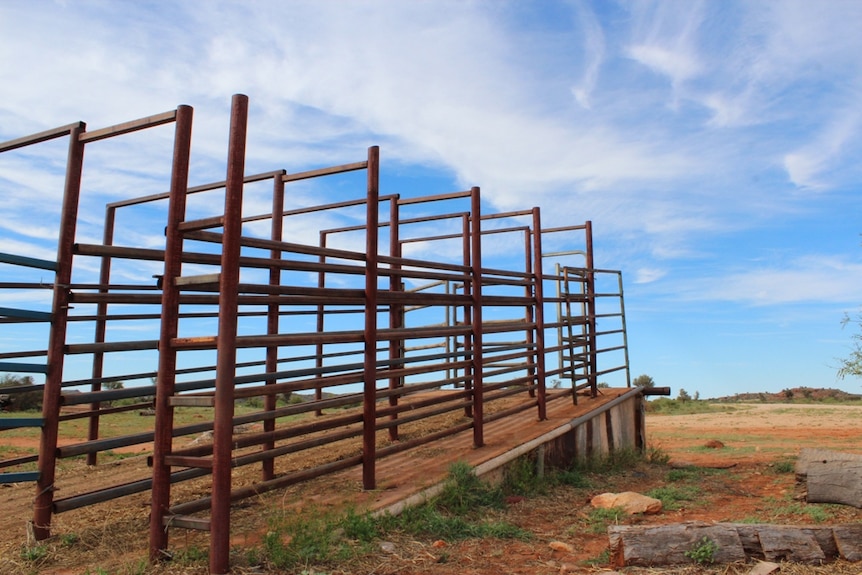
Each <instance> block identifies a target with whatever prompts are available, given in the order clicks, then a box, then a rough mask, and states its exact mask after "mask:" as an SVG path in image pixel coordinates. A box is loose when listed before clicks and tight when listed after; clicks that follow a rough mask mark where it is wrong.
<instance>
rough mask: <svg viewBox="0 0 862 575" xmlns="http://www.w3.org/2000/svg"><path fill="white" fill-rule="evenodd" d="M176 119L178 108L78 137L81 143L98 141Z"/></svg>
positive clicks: (84, 133) (168, 122)
mask: <svg viewBox="0 0 862 575" xmlns="http://www.w3.org/2000/svg"><path fill="white" fill-rule="evenodd" d="M176 119H177V110H171V111H169V112H164V113H162V114H156V115H153V116H147V117H146V118H140V119H138V120H132V121H130V122H124V123H122V124H116V125H114V126H108V127H107V128H100V129H98V130H93V131H91V132H83V133H81V135H80V136H78V139H79V140H80V141H81V143H88V142H96V141H98V140H104V139H106V138H112V137H114V136H119V135H121V134H129V133H131V132H137V131H139V130H146V129H147V128H153V127H155V126H161V125H162V124H170V123H171V122H173V121H175V120H176Z"/></svg>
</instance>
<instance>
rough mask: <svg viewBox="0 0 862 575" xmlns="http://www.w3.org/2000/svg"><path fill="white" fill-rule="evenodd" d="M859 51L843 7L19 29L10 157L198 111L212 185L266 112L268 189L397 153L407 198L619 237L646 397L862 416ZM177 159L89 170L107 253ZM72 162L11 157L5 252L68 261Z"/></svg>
mask: <svg viewBox="0 0 862 575" xmlns="http://www.w3.org/2000/svg"><path fill="white" fill-rule="evenodd" d="M860 29H862V3H859V2H856V1H837V0H830V1H826V2H817V3H814V2H809V1H798V2H797V1H789V0H770V1H766V0H763V1H744V2H742V1H740V2H733V1H724V2H696V1H689V0H685V1H682V0H680V1H661V2H648V1H638V2H619V3H617V2H610V1H608V2H598V1H597V2H575V1H571V2H569V1H550V0H548V1H536V2H520V1H514V0H512V1H493V2H492V1H485V2H464V1H458V2H454V1H436V2H393V1H378V2H373V1H361V0H360V1H355V2H346V1H344V2H335V1H308V2H299V1H293V0H282V1H274V0H273V1H253V2H224V1H218V0H206V1H203V0H199V1H195V0H186V1H183V2H167V1H165V2H161V1H148V2H119V1H114V2H111V1H75V2H69V1H55V2H50V1H40V0H35V1H31V2H0V140H2V141H5V140H9V139H13V138H16V137H19V136H22V135H26V134H31V133H35V132H39V131H42V130H45V129H48V128H52V127H56V126H60V125H64V124H68V123H70V122H73V121H78V120H84V121H86V122H87V123H88V127H89V128H90V129H97V128H99V127H104V126H108V125H112V124H116V123H119V122H123V121H127V120H131V119H135V118H139V117H143V116H146V115H150V114H155V113H159V112H163V111H167V110H170V109H173V108H175V107H176V106H177V105H178V104H190V105H192V106H194V108H195V134H194V150H193V163H192V183H193V184H194V183H203V182H208V181H213V180H218V179H222V178H223V173H224V167H223V166H224V156H225V151H224V150H225V145H226V133H227V118H228V110H229V104H230V97H231V95H232V94H234V93H244V94H247V95H248V96H249V98H250V101H251V123H250V128H249V160H248V163H247V171H248V172H249V173H255V172H262V171H267V170H271V169H274V168H276V167H278V168H280V167H285V168H287V169H289V170H291V171H299V170H302V169H306V168H311V167H315V166H320V165H332V164H340V163H345V162H350V161H356V160H358V159H362V157H363V154H364V150H365V148H366V147H367V146H369V145H374V144H377V145H380V146H381V156H382V190H381V191H382V192H383V193H388V192H395V191H399V192H401V191H403V189H399V188H407V187H409V189H410V190H412V191H413V193H417V194H419V193H422V194H425V193H436V192H445V191H453V190H457V189H465V188H468V187H470V186H473V185H478V186H481V188H482V195H483V200H484V202H485V203H486V204H487V208H486V211H503V210H511V209H522V208H528V207H531V206H533V205H538V206H540V207H542V209H543V222H544V223H545V225H548V226H552V225H565V224H572V223H580V222H583V221H584V220H587V219H590V220H592V221H593V224H594V229H595V249H596V262H597V265H598V266H600V267H603V268H613V269H620V270H622V272H623V274H624V278H625V282H626V286H625V290H626V308H627V312H628V314H627V315H628V328H629V344H630V348H631V351H630V354H631V364H632V370H633V375H638V374H642V373H645V374H649V375H650V376H652V377H653V378H654V379H655V381H656V383H657V384H658V385H666V386H670V387H672V388H673V390H674V391H673V393H674V395H675V394H676V393H677V392H678V390H679V389H680V388H685V389H686V390H687V391H689V392H690V393H694V392H695V391H697V392H699V393H700V394H701V396H703V397H714V396H722V395H731V394H734V393H741V392H746V391H780V390H782V389H784V388H787V387H795V386H812V387H840V388H843V389H846V390H848V391H852V392H860V391H862V390H860V383H862V382H860V381H859V380H858V379H856V380H852V379H850V380H846V381H840V380H837V379H836V376H835V373H836V364H837V359H836V358H838V357H843V356H845V355H847V353H848V351H849V346H850V342H851V335H852V333H853V330H852V329H842V326H841V319H842V317H843V316H844V314H845V313H851V314H853V313H855V312H856V311H857V310H858V309H859V306H860V303H862V293H860V291H862V290H860V286H862V246H860V241H862V236H860V233H862V221H860V214H862V190H860V181H862V163H860V162H859V158H860V157H862V154H860V152H862V97H860V96H862V59H860V58H859V54H862V35H860V34H859V30H860ZM169 137H170V133H169V131H163V132H159V133H158V134H156V135H153V136H146V137H145V136H141V137H140V139H134V138H132V139H131V140H130V141H129V143H128V145H127V146H117V147H116V148H111V149H110V150H108V149H107V148H104V149H97V150H96V151H94V152H93V153H92V155H91V152H90V148H88V152H87V154H88V162H92V165H93V171H92V172H87V173H85V186H88V187H89V189H91V190H93V192H92V193H91V194H90V196H91V199H87V200H86V202H85V204H84V206H83V210H84V213H85V214H91V217H90V215H88V216H86V217H85V222H84V223H83V225H82V228H81V230H80V235H81V238H82V241H85V240H86V238H88V237H90V238H98V237H100V234H101V232H100V231H99V228H98V224H99V223H100V221H101V217H102V210H103V205H104V203H105V202H106V201H110V200H111V199H115V198H117V197H129V193H128V186H130V185H133V186H134V187H135V189H136V190H140V191H141V193H155V192H158V191H163V180H156V179H155V178H153V177H152V176H151V173H152V171H153V170H156V171H157V169H159V168H163V167H164V166H165V165H166V162H167V159H166V158H165V157H164V154H163V153H162V152H161V151H160V150H161V149H162V148H163V147H164V146H163V144H164V143H165V142H167V141H168V140H169ZM159 144H162V146H160V145H159ZM64 146H65V144H59V143H58V144H57V145H54V144H42V145H40V146H38V148H34V149H32V150H28V152H27V153H19V154H16V155H15V156H14V157H7V158H3V157H0V185H2V188H3V189H2V192H0V209H2V211H3V213H4V218H3V219H2V221H0V246H2V247H0V251H6V252H12V253H18V254H22V255H31V256H35V257H46V258H48V259H51V258H52V253H51V252H52V249H53V248H52V247H51V246H52V239H53V240H54V241H56V208H54V207H53V206H54V204H56V205H57V208H58V207H59V200H58V198H59V194H60V191H61V187H60V188H58V187H57V183H58V182H61V181H62V180H61V177H60V176H59V175H58V172H57V170H58V166H57V163H59V164H60V165H62V161H64V160H65V157H64V152H63V150H64ZM52 162H53V163H52ZM117 166H123V167H122V169H121V168H119V167H117ZM33 174H38V175H36V176H34V175H33ZM118 182H122V186H123V187H124V189H123V190H122V191H121V190H119V189H118V187H119V184H118ZM386 186H390V188H389V189H387V187H386ZM133 195H138V194H137V193H136V194H133ZM34 197H38V198H40V200H39V205H40V206H41V209H40V210H39V211H38V213H34V210H33V198H34ZM351 197H355V196H351ZM89 202H91V203H89ZM88 210H91V211H88ZM151 232H152V233H151ZM129 233H135V234H137V235H138V236H137V237H138V239H142V240H143V241H146V237H147V236H148V235H152V236H153V237H155V236H156V235H158V230H147V229H136V230H132V231H130V232H129ZM153 241H155V240H153ZM4 339H5V338H3V336H0V340H4ZM7 343H8V342H7Z"/></svg>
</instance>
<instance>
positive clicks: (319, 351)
mask: <svg viewBox="0 0 862 575" xmlns="http://www.w3.org/2000/svg"><path fill="white" fill-rule="evenodd" d="M319 234H320V240H319V245H320V247H321V248H325V247H326V241H327V239H328V238H329V234H328V233H327V232H326V231H320V232H319ZM317 261H318V262H319V263H320V264H321V268H322V267H323V264H325V263H326V256H325V255H323V254H321V255H320V256H318V260H317ZM317 287H318V288H320V289H323V288H325V287H326V271H325V270H324V269H321V270H320V271H319V272H317ZM325 313H326V310H325V308H324V306H323V304H318V306H317V333H323V329H324V326H325V318H326V315H325ZM324 349H325V348H324V345H323V342H322V341H319V342H317V343H316V344H314V350H315V354H314V367H316V368H317V369H318V370H322V368H323V351H324ZM314 377H315V379H323V373H322V371H318V372H317V373H316V374H315V376H314ZM322 399H323V387H321V386H319V385H317V386H315V387H314V401H321V400H322ZM314 415H316V416H317V417H320V416H321V415H323V410H321V409H318V410H315V412H314Z"/></svg>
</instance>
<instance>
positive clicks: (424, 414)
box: [377, 391, 467, 429]
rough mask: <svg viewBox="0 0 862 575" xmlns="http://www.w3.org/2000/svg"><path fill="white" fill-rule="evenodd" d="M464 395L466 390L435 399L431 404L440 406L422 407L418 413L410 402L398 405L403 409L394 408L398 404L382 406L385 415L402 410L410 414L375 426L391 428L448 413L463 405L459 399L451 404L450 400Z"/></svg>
mask: <svg viewBox="0 0 862 575" xmlns="http://www.w3.org/2000/svg"><path fill="white" fill-rule="evenodd" d="M466 396H467V392H466V391H461V392H460V393H459V394H458V395H457V396H451V397H448V398H446V399H438V400H435V402H434V403H433V404H432V405H438V406H440V407H436V408H434V409H423V410H422V411H421V412H419V413H416V412H414V411H413V410H412V409H410V408H412V407H413V406H412V404H411V405H409V406H407V405H404V406H400V407H404V408H405V409H400V410H396V409H397V407H399V406H396V409H389V408H384V409H383V410H381V412H384V413H385V414H386V415H390V414H392V413H400V412H402V411H410V415H405V416H404V417H402V418H401V419H398V420H395V421H393V420H388V421H383V422H380V423H378V424H377V427H378V428H379V429H385V428H391V427H392V426H394V425H403V424H406V423H412V422H414V421H420V420H422V419H428V418H429V417H434V416H435V415H442V414H444V413H449V412H450V411H457V410H460V409H461V408H462V406H463V403H462V402H461V401H458V402H457V403H455V404H452V402H454V401H456V400H459V399H462V400H463V399H464V398H465V397H466ZM447 404H449V405H447ZM427 407H430V406H427ZM414 409H418V408H414Z"/></svg>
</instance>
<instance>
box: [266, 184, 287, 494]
mask: <svg viewBox="0 0 862 575" xmlns="http://www.w3.org/2000/svg"><path fill="white" fill-rule="evenodd" d="M283 175H284V173H281V174H278V175H276V176H275V177H274V178H273V180H272V232H271V234H270V237H271V238H272V241H274V242H280V241H281V240H282V237H283V231H284V216H283V215H282V213H283V212H284V178H282V176H283ZM269 257H270V258H272V259H274V260H279V259H281V250H279V249H275V248H273V249H272V250H271V251H270V254H269ZM269 285H271V286H278V285H281V269H280V268H278V267H276V266H273V267H271V268H270V270H269ZM279 309H280V306H279V305H278V304H275V303H274V304H270V305H269V306H268V307H267V310H266V333H267V334H269V335H275V334H277V333H278V320H279ZM277 371H278V346H277V345H269V346H267V348H266V372H267V373H275V372H277ZM274 383H276V382H275V381H274V380H271V379H267V380H266V384H267V385H271V384H274ZM277 399H278V398H277V397H276V396H275V395H267V396H266V397H265V398H264V409H266V410H267V411H273V410H274V409H275V406H276V401H277ZM263 430H264V431H273V430H275V420H274V419H265V420H264V421H263ZM273 448H275V442H274V441H271V440H270V441H267V442H265V443H264V444H263V446H261V449H263V450H264V451H267V450H269V449H273ZM262 475H263V480H264V481H266V480H267V479H272V478H273V477H275V462H274V461H273V460H272V459H264V460H263V470H262Z"/></svg>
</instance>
